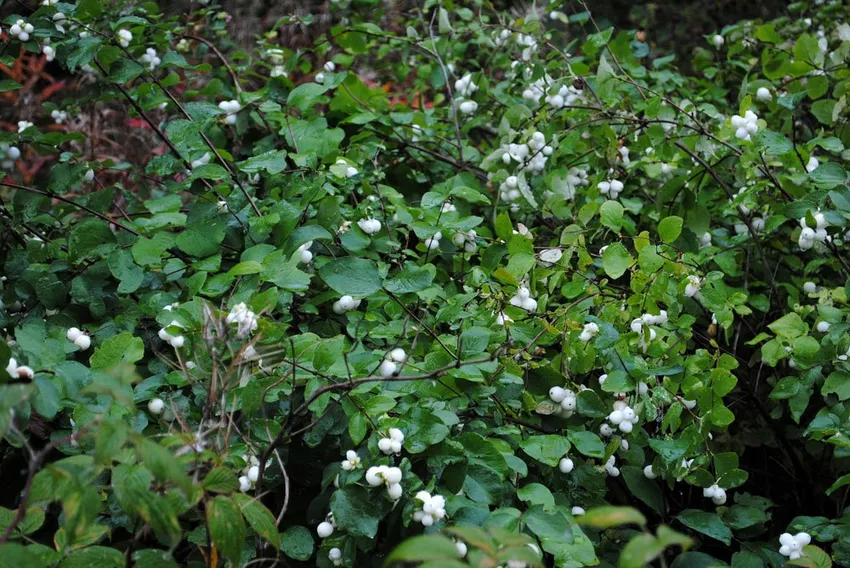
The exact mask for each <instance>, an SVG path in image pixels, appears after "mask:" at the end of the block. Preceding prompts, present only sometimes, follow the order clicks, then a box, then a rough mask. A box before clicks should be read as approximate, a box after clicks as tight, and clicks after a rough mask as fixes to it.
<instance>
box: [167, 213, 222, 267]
mask: <svg viewBox="0 0 850 568" xmlns="http://www.w3.org/2000/svg"><path fill="white" fill-rule="evenodd" d="M224 233H225V226H224V223H223V221H221V220H219V219H218V218H216V219H203V220H198V221H194V222H192V223H190V224H189V225H187V226H186V228H185V229H184V230H183V232H182V233H180V234H179V235H177V240H176V241H175V243H176V244H177V247H178V248H179V249H180V250H182V251H183V252H185V253H186V254H188V255H192V256H195V257H198V258H203V257H205V256H210V255H213V254H216V253H217V252H218V251H219V245H220V244H221V242H222V241H223V240H224Z"/></svg>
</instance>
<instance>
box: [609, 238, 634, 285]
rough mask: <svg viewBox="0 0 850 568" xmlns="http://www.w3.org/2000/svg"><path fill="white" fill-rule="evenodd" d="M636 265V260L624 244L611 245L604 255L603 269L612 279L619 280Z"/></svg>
mask: <svg viewBox="0 0 850 568" xmlns="http://www.w3.org/2000/svg"><path fill="white" fill-rule="evenodd" d="M632 264H634V259H633V258H632V256H631V255H630V254H629V251H628V250H626V247H624V246H623V244H622V243H614V244H613V245H609V246H608V248H606V249H605V252H603V253H602V268H603V270H605V274H607V275H608V276H609V277H610V278H613V279H615V280H616V279H617V278H619V277H620V276H622V275H623V274H625V273H626V270H628V269H629V267H630V266H631V265H632Z"/></svg>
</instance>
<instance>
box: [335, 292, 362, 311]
mask: <svg viewBox="0 0 850 568" xmlns="http://www.w3.org/2000/svg"><path fill="white" fill-rule="evenodd" d="M358 306H360V300H355V299H354V298H352V297H351V296H349V295H347V294H346V295H345V296H343V297H342V298H340V299H339V300H337V301H336V302H334V304H333V311H334V313H335V314H344V313H345V312H350V311H351V310H356V309H357V307H358Z"/></svg>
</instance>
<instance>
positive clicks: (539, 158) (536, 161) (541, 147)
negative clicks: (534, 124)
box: [525, 131, 553, 173]
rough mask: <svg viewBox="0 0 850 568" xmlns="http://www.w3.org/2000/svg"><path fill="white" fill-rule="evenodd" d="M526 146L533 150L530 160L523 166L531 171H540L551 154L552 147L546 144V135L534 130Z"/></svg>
mask: <svg viewBox="0 0 850 568" xmlns="http://www.w3.org/2000/svg"><path fill="white" fill-rule="evenodd" d="M528 147H529V149H530V150H531V151H532V152H533V153H532V154H531V160H530V161H529V162H528V164H527V165H526V166H525V167H527V168H528V170H529V171H530V172H531V173H540V172H542V171H543V168H545V167H546V162H547V161H548V160H549V156H551V155H552V152H553V150H552V147H551V146H548V145H547V144H546V136H544V135H543V133H542V132H539V131H538V132H535V133H534V134H532V135H531V139H530V140H529V141H528Z"/></svg>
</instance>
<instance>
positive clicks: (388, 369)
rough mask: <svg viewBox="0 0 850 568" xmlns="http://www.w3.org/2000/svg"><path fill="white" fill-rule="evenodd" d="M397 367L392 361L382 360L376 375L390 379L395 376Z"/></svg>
mask: <svg viewBox="0 0 850 568" xmlns="http://www.w3.org/2000/svg"><path fill="white" fill-rule="evenodd" d="M397 369H398V367H397V366H396V364H395V363H393V362H392V361H388V360H384V361H382V362H381V366H380V367H379V368H378V374H379V375H381V376H382V377H391V376H393V375H394V374H395V372H396V370H397Z"/></svg>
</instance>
